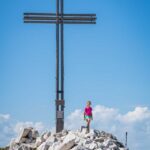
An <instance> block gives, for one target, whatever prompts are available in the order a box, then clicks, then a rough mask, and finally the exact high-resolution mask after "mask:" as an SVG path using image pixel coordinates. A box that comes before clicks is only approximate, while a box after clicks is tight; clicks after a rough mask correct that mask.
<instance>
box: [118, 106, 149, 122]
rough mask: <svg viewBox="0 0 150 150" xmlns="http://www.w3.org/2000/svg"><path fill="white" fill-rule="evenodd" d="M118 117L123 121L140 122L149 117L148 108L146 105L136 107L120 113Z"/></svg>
mask: <svg viewBox="0 0 150 150" xmlns="http://www.w3.org/2000/svg"><path fill="white" fill-rule="evenodd" d="M119 119H120V121H123V122H124V123H136V122H141V121H143V120H147V119H150V110H149V109H148V107H136V108H135V109H134V110H133V111H129V112H128V113H127V114H125V115H120V116H119Z"/></svg>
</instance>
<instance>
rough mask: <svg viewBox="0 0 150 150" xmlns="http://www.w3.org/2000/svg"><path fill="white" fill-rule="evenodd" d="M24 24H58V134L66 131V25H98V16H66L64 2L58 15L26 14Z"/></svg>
mask: <svg viewBox="0 0 150 150" xmlns="http://www.w3.org/2000/svg"><path fill="white" fill-rule="evenodd" d="M24 23H44V24H56V132H60V131H62V130H63V129H64V105H65V101H64V24H96V14H64V0H56V13H24Z"/></svg>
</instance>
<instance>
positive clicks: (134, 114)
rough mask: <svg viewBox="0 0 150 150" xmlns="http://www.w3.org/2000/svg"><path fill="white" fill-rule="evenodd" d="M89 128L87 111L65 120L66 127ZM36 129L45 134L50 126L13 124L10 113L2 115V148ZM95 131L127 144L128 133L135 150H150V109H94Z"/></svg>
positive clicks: (0, 127) (0, 141)
mask: <svg viewBox="0 0 150 150" xmlns="http://www.w3.org/2000/svg"><path fill="white" fill-rule="evenodd" d="M81 125H85V122H84V120H83V111H82V110H81V109H76V110H74V111H73V112H72V113H71V114H69V115H68V116H67V117H66V119H65V128H67V129H73V130H75V129H79V128H80V127H81ZM28 126H32V127H35V128H36V129H38V130H39V131H41V132H42V131H44V130H45V129H47V128H46V126H45V125H44V124H43V123H42V122H28V121H27V122H15V123H12V120H11V116H10V115H9V114H0V146H4V145H6V144H8V143H9V141H10V139H11V138H14V137H15V136H16V135H17V134H18V132H20V130H21V129H22V128H23V127H28ZM91 127H92V128H95V129H99V130H104V131H107V132H110V133H113V134H114V135H116V136H117V137H118V139H119V140H121V141H122V142H125V132H126V131H127V132H128V146H129V148H130V149H132V150H141V149H143V150H149V149H150V143H149V141H150V109H149V108H148V107H135V108H134V109H133V110H131V111H129V112H127V113H124V114H122V113H121V112H120V111H119V109H116V108H109V107H105V106H101V105H96V106H95V107H94V108H93V121H92V124H91Z"/></svg>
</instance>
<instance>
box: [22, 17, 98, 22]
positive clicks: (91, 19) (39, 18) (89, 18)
mask: <svg viewBox="0 0 150 150" xmlns="http://www.w3.org/2000/svg"><path fill="white" fill-rule="evenodd" d="M24 20H45V21H46V20H81V21H82V20H83V21H95V20H96V17H63V18H62V17H45V16H44V17H41V16H35V17H33V16H25V17H24Z"/></svg>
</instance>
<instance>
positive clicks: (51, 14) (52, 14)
mask: <svg viewBox="0 0 150 150" xmlns="http://www.w3.org/2000/svg"><path fill="white" fill-rule="evenodd" d="M28 15H30V16H37V15H38V16H56V14H55V13H32V12H29V13H24V16H28ZM57 16H62V14H57ZM63 16H92V17H94V16H95V17H96V14H63Z"/></svg>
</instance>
